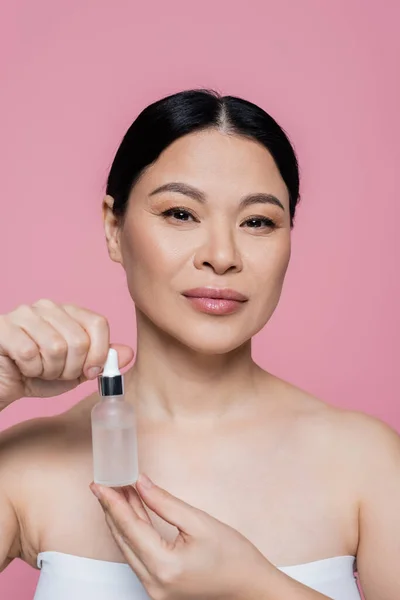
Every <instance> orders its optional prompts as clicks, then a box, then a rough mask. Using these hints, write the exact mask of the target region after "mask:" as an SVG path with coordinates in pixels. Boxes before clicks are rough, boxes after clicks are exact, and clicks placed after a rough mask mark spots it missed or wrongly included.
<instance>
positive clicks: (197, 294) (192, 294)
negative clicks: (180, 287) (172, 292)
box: [183, 288, 248, 302]
mask: <svg viewBox="0 0 400 600" xmlns="http://www.w3.org/2000/svg"><path fill="white" fill-rule="evenodd" d="M183 295H184V296H186V297H187V298H211V299H214V300H235V301H236V302H246V300H248V298H247V297H246V296H244V295H243V294H241V293H240V292H237V291H236V290H230V289H221V288H194V289H192V290H188V291H186V292H183Z"/></svg>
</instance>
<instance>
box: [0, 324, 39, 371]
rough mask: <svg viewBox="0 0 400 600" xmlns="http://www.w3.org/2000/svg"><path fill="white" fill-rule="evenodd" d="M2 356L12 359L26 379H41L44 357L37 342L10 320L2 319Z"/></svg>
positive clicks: (0, 349)
mask: <svg viewBox="0 0 400 600" xmlns="http://www.w3.org/2000/svg"><path fill="white" fill-rule="evenodd" d="M0 337H1V339H2V340H7V342H6V343H5V342H3V344H2V345H1V346H0V355H2V356H7V357H10V358H11V360H13V361H14V362H15V364H16V365H17V367H18V369H19V370H20V372H21V373H22V375H24V376H25V377H39V376H40V375H41V374H42V373H43V363H42V356H41V354H40V349H39V346H38V345H37V343H36V342H35V340H34V339H33V338H32V337H31V336H30V335H29V334H28V333H27V332H26V331H24V330H23V329H22V328H21V327H20V326H18V325H16V324H15V323H12V322H11V321H10V320H9V319H8V318H5V317H3V318H1V319H0Z"/></svg>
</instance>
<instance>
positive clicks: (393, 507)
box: [355, 417, 400, 600]
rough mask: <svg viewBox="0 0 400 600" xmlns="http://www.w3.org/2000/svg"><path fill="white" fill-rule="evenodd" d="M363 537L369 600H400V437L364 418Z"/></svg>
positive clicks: (363, 577)
mask: <svg viewBox="0 0 400 600" xmlns="http://www.w3.org/2000/svg"><path fill="white" fill-rule="evenodd" d="M363 421H364V423H363V426H362V428H363V431H362V433H361V435H362V438H359V440H357V439H356V440H355V446H356V445H357V443H358V441H359V442H360V447H361V448H362V454H363V456H361V455H360V458H359V467H358V469H359V472H360V474H361V479H360V485H361V492H362V496H361V501H360V513H359V514H360V517H359V520H360V538H359V547H358V553H357V567H358V573H359V579H360V583H361V586H362V589H363V592H364V594H365V599H366V600H398V599H399V598H400V574H399V569H400V437H399V435H398V434H397V433H396V432H395V431H394V430H393V429H391V428H390V427H389V426H387V425H385V424H384V423H382V422H380V421H378V420H376V419H372V418H370V417H366V418H365V419H363Z"/></svg>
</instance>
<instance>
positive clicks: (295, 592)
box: [237, 565, 331, 600]
mask: <svg viewBox="0 0 400 600" xmlns="http://www.w3.org/2000/svg"><path fill="white" fill-rule="evenodd" d="M270 567H272V565H270ZM272 569H273V571H272V572H271V569H270V568H268V567H267V566H266V568H265V571H264V573H263V574H260V576H259V577H258V578H257V579H254V580H253V582H255V583H256V584H255V586H254V591H253V592H250V593H249V592H248V590H247V591H246V596H242V597H241V598H240V596H238V599H237V600H239V599H240V600H250V599H251V600H253V599H254V600H328V596H325V595H324V594H320V593H319V592H316V591H315V590H313V589H312V588H310V587H307V586H306V585H303V584H302V583H299V582H298V581H296V580H295V579H293V578H292V577H289V576H288V575H286V574H285V573H282V572H281V571H279V569H276V568H275V567H272ZM250 580H251V579H250V578H249V581H250ZM329 600H331V599H329Z"/></svg>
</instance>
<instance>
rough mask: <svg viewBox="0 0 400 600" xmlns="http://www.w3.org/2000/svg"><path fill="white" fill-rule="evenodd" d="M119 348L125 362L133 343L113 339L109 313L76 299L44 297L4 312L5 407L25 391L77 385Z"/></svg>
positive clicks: (0, 395) (0, 392)
mask: <svg viewBox="0 0 400 600" xmlns="http://www.w3.org/2000/svg"><path fill="white" fill-rule="evenodd" d="M110 346H111V347H112V348H115V349H116V350H117V352H118V363H119V366H120V367H125V366H126V365H127V364H129V363H130V361H131V360H132V358H133V350H132V348H130V347H129V346H125V345H121V344H110V331H109V325H108V322H107V319H106V318H105V317H103V316H101V315H99V314H97V313H94V312H92V311H90V310H87V309H85V308H81V307H79V306H75V305H72V304H56V303H55V302H52V301H51V300H39V301H38V302H35V303H34V304H32V305H30V306H29V305H22V306H19V307H18V308H16V309H15V310H13V311H12V312H10V313H8V314H6V315H0V410H1V409H3V408H4V407H5V406H7V405H8V404H10V403H11V402H14V400H18V399H19V398H23V397H35V398H37V397H42V398H45V397H50V396H57V395H59V394H63V393H64V392H67V391H69V390H72V389H73V388H75V387H76V386H78V385H79V384H80V383H83V382H84V381H87V380H88V379H94V378H95V377H97V376H98V375H99V373H100V372H101V370H102V368H103V366H104V364H105V362H106V359H107V354H108V350H109V348H110Z"/></svg>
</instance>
